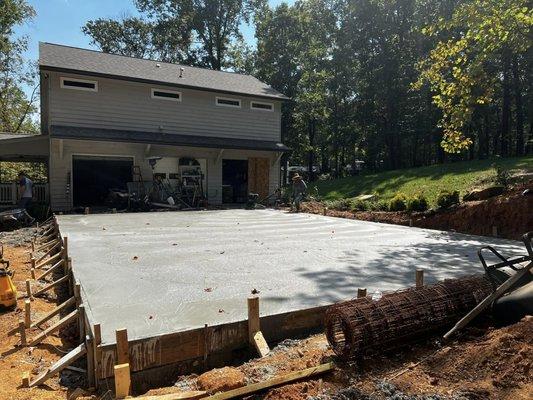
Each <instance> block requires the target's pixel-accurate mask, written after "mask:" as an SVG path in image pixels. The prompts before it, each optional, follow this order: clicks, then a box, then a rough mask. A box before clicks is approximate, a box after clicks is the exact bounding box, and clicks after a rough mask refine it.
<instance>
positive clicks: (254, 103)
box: [250, 101, 274, 111]
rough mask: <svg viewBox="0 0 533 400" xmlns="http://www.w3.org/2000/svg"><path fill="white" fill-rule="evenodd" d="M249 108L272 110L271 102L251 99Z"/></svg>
mask: <svg viewBox="0 0 533 400" xmlns="http://www.w3.org/2000/svg"><path fill="white" fill-rule="evenodd" d="M250 108H251V109H252V110H261V111H274V104H273V103H263V102H260V101H252V102H251V103H250Z"/></svg>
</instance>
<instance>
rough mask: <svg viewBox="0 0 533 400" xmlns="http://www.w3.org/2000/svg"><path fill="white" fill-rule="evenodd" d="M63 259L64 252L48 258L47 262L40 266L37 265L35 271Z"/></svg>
mask: <svg viewBox="0 0 533 400" xmlns="http://www.w3.org/2000/svg"><path fill="white" fill-rule="evenodd" d="M61 257H63V252H62V251H60V252H59V253H56V254H54V255H53V256H52V257H50V258H47V259H46V260H44V261H42V262H41V263H40V264H36V265H35V269H41V268H42V267H44V266H45V265H48V264H52V263H54V262H56V261H57V260H59V259H60V258H61Z"/></svg>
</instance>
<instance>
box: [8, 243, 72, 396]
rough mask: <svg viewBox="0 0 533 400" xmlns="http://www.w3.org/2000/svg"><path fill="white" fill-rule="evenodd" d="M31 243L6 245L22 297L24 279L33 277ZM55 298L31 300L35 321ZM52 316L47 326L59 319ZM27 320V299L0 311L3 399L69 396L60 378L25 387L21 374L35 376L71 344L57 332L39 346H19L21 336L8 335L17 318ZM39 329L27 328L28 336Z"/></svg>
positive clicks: (16, 283) (24, 289) (16, 322)
mask: <svg viewBox="0 0 533 400" xmlns="http://www.w3.org/2000/svg"><path fill="white" fill-rule="evenodd" d="M29 250H30V248H29V245H28V244H27V243H26V244H24V245H21V246H9V245H6V246H5V247H4V259H6V260H9V261H10V264H11V269H12V270H13V271H15V276H14V279H13V280H14V283H15V285H16V287H17V290H18V294H19V297H20V296H21V295H24V294H25V293H26V286H25V281H26V279H30V278H31V274H30V263H29ZM55 305H56V304H55V297H54V296H53V295H52V296H50V297H49V298H47V299H42V298H38V299H35V301H33V302H32V303H31V315H32V320H34V321H35V320H37V319H39V318H40V317H42V316H44V315H45V314H46V313H47V312H49V311H50V310H52V309H53V308H54V307H55ZM57 318H58V317H56V318H54V319H52V320H51V321H49V322H48V323H47V324H45V325H44V327H47V326H50V325H51V324H53V323H54V322H56V321H57ZM20 319H22V320H23V319H24V299H19V300H18V303H17V308H16V310H15V311H5V310H2V311H1V312H0V399H10V400H30V399H35V400H52V399H53V400H55V399H66V398H67V389H66V388H64V387H62V386H60V385H59V380H58V379H57V377H55V378H52V379H50V380H48V381H47V382H46V385H43V386H40V387H38V388H32V389H27V388H22V387H21V383H22V373H23V372H25V371H27V372H30V374H31V376H32V377H34V376H35V375H36V374H38V373H40V372H41V371H42V370H44V369H45V368H46V367H48V366H49V365H50V364H51V363H52V362H54V361H56V360H58V359H59V358H61V357H62V356H63V355H64V354H65V352H66V351H68V350H69V347H68V346H66V345H64V344H63V343H62V341H61V339H60V338H59V337H58V336H56V335H54V336H51V337H49V338H47V339H46V340H45V341H44V342H43V343H42V344H39V345H38V346H37V347H18V346H17V345H18V344H19V343H20V336H19V335H18V334H16V335H14V336H8V335H7V332H9V331H10V330H11V329H12V328H14V327H15V326H17V325H18V321H19V320H20ZM39 332H40V330H39V329H32V330H29V331H27V337H28V338H31V337H33V336H35V335H36V334H38V333H39Z"/></svg>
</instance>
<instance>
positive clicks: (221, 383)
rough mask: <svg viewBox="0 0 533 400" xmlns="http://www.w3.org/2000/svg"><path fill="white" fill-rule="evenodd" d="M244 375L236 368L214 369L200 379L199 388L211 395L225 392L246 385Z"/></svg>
mask: <svg viewBox="0 0 533 400" xmlns="http://www.w3.org/2000/svg"><path fill="white" fill-rule="evenodd" d="M244 380H245V376H244V374H243V373H242V372H241V371H239V370H238V369H236V368H231V367H224V368H219V369H213V370H211V371H208V372H206V373H204V374H202V375H200V376H199V377H198V386H199V387H200V389H202V390H206V391H207V392H209V393H216V392H225V391H227V390H231V389H237V388H240V387H242V386H244V385H245V381H244Z"/></svg>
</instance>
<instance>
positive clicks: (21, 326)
mask: <svg viewBox="0 0 533 400" xmlns="http://www.w3.org/2000/svg"><path fill="white" fill-rule="evenodd" d="M19 332H20V345H21V346H26V344H27V343H28V342H27V341H26V329H25V328H24V321H23V320H19Z"/></svg>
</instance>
